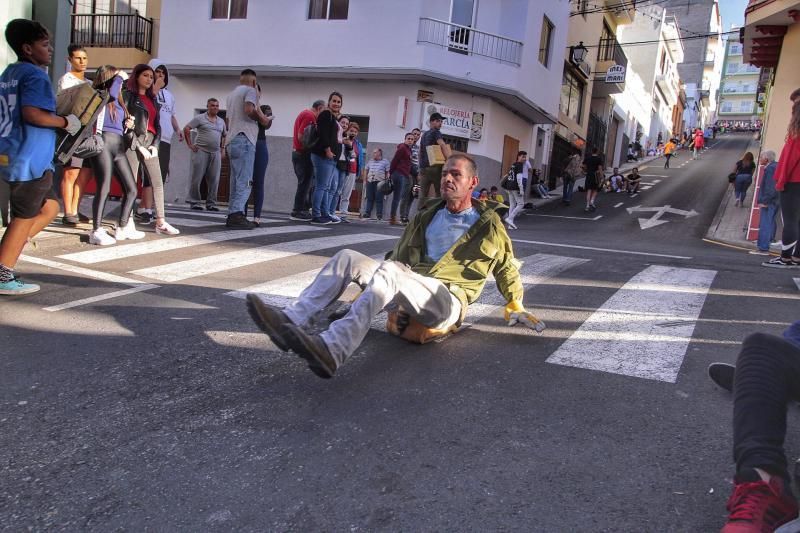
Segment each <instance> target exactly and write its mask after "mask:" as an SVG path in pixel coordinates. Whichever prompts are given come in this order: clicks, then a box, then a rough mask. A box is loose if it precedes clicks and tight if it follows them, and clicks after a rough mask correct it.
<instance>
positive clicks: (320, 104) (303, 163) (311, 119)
mask: <svg viewBox="0 0 800 533" xmlns="http://www.w3.org/2000/svg"><path fill="white" fill-rule="evenodd" d="M324 109H325V100H317V101H316V102H314V103H313V104H311V108H310V109H303V110H302V111H300V114H299V115H297V118H296V119H294V130H293V133H292V166H293V167H294V174H295V176H297V192H296V193H295V195H294V206H293V207H292V214H291V215H290V216H289V218H291V219H292V220H302V221H305V222H308V221H310V220H311V212H310V211H311V198H310V196H311V194H310V193H311V184H312V183H313V182H314V167H313V165H312V164H311V151H310V150H307V149H305V148H304V147H303V142H302V140H301V139H302V137H303V131H304V130H305V129H306V128H307V127H308V126H309V125H310V124H315V123H316V122H317V117H318V116H319V114H320V113H321V112H322V111H323V110H324Z"/></svg>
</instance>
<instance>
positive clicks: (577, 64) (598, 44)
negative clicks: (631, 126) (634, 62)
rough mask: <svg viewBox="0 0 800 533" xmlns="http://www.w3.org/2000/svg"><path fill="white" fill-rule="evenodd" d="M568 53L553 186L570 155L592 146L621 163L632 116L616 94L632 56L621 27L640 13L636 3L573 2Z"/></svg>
mask: <svg viewBox="0 0 800 533" xmlns="http://www.w3.org/2000/svg"><path fill="white" fill-rule="evenodd" d="M571 4H572V13H571V16H570V19H569V32H568V36H567V44H568V47H569V48H568V53H567V55H566V57H565V58H564V62H563V77H562V80H561V93H560V99H559V106H558V122H557V124H556V125H555V126H554V136H553V155H552V157H551V160H552V168H551V174H550V178H551V179H550V181H551V184H552V183H553V182H554V181H555V178H556V177H557V176H560V175H561V172H562V170H563V168H564V165H565V163H566V160H567V158H568V156H570V155H571V154H572V153H574V152H575V151H576V150H578V151H581V152H583V151H585V150H591V149H592V148H595V147H596V148H598V150H599V151H600V152H601V153H603V154H605V157H606V159H607V160H608V161H609V162H613V161H618V160H619V157H620V152H621V150H623V148H622V146H623V144H624V143H625V132H624V130H625V127H624V124H625V120H626V117H625V115H624V113H623V111H622V110H621V108H620V107H619V106H615V101H614V99H613V96H614V95H616V94H620V93H622V92H623V91H624V89H625V84H626V71H627V69H628V58H627V57H626V55H625V52H624V51H623V50H622V47H621V46H620V45H619V42H618V41H617V31H618V29H619V28H620V27H621V26H622V25H624V24H630V23H631V21H632V20H633V19H634V17H635V16H636V9H635V3H634V2H632V1H622V2H620V1H619V0H607V1H602V2H597V3H596V4H589V2H586V1H583V0H578V1H574V2H571Z"/></svg>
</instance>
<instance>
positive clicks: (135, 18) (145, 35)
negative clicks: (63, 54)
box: [70, 13, 153, 54]
mask: <svg viewBox="0 0 800 533" xmlns="http://www.w3.org/2000/svg"><path fill="white" fill-rule="evenodd" d="M70 41H71V42H72V43H73V44H80V45H83V46H96V47H103V48H138V49H139V50H143V51H145V52H147V53H148V54H149V53H151V51H152V48H153V19H149V18H145V17H143V16H141V15H139V14H138V13H134V14H131V15H107V14H74V15H72V28H71V37H70Z"/></svg>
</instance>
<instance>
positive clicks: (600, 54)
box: [597, 38, 628, 67]
mask: <svg viewBox="0 0 800 533" xmlns="http://www.w3.org/2000/svg"><path fill="white" fill-rule="evenodd" d="M597 61H613V62H614V63H616V64H617V65H622V66H623V67H627V66H628V56H626V55H625V51H624V50H623V49H622V47H621V46H620V44H619V43H618V42H617V40H616V39H614V38H610V39H600V44H599V45H598V47H597Z"/></svg>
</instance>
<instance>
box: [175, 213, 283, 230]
mask: <svg viewBox="0 0 800 533" xmlns="http://www.w3.org/2000/svg"><path fill="white" fill-rule="evenodd" d="M187 214H194V213H187ZM281 222H286V221H285V220H280V219H277V218H262V219H261V224H277V223H281ZM169 223H170V224H172V225H173V226H176V227H178V228H180V227H181V226H186V227H187V228H202V227H208V226H218V227H219V225H220V224H222V223H224V219H222V220H217V221H216V222H214V221H211V220H198V219H196V218H183V217H169Z"/></svg>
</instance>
